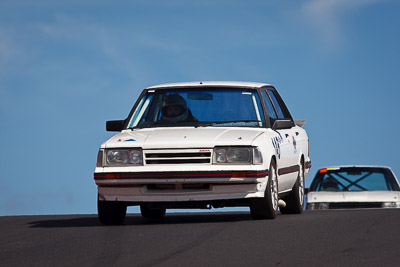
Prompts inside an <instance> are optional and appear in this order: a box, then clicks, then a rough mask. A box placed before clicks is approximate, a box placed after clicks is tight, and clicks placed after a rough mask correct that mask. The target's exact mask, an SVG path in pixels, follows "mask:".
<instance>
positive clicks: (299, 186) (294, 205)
mask: <svg viewBox="0 0 400 267" xmlns="http://www.w3.org/2000/svg"><path fill="white" fill-rule="evenodd" d="M283 200H284V201H285V202H286V207H284V208H280V211H281V213H283V214H299V213H302V212H303V209H304V161H303V160H302V161H301V164H300V170H299V176H298V177H297V180H296V183H295V184H294V186H293V188H292V192H291V193H290V195H288V196H287V197H285V198H283Z"/></svg>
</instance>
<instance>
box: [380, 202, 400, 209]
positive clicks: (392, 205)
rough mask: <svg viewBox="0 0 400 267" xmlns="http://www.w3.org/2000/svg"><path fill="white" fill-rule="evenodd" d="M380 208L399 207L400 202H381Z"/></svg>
mask: <svg viewBox="0 0 400 267" xmlns="http://www.w3.org/2000/svg"><path fill="white" fill-rule="evenodd" d="M382 208H389V209H390V208H400V202H383V203H382Z"/></svg>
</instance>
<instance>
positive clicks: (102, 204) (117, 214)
mask: <svg viewBox="0 0 400 267" xmlns="http://www.w3.org/2000/svg"><path fill="white" fill-rule="evenodd" d="M97 213H98V216H99V220H100V222H101V223H102V224H105V225H120V224H123V223H124V220H125V216H126V205H125V204H123V203H120V202H116V201H100V200H97Z"/></svg>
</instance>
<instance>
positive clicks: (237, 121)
mask: <svg viewBox="0 0 400 267" xmlns="http://www.w3.org/2000/svg"><path fill="white" fill-rule="evenodd" d="M240 122H244V123H246V122H258V123H260V122H261V123H263V122H264V121H259V120H234V121H213V122H212V124H226V123H240Z"/></svg>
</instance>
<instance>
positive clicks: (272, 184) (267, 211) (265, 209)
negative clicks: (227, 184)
mask: <svg viewBox="0 0 400 267" xmlns="http://www.w3.org/2000/svg"><path fill="white" fill-rule="evenodd" d="M250 213H251V217H252V218H253V219H255V220H258V219H275V217H276V215H277V214H278V179H277V175H276V163H275V162H274V161H273V160H272V161H271V165H270V168H269V174H268V183H267V188H266V189H265V192H264V197H263V198H255V199H252V200H251V202H250Z"/></svg>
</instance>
